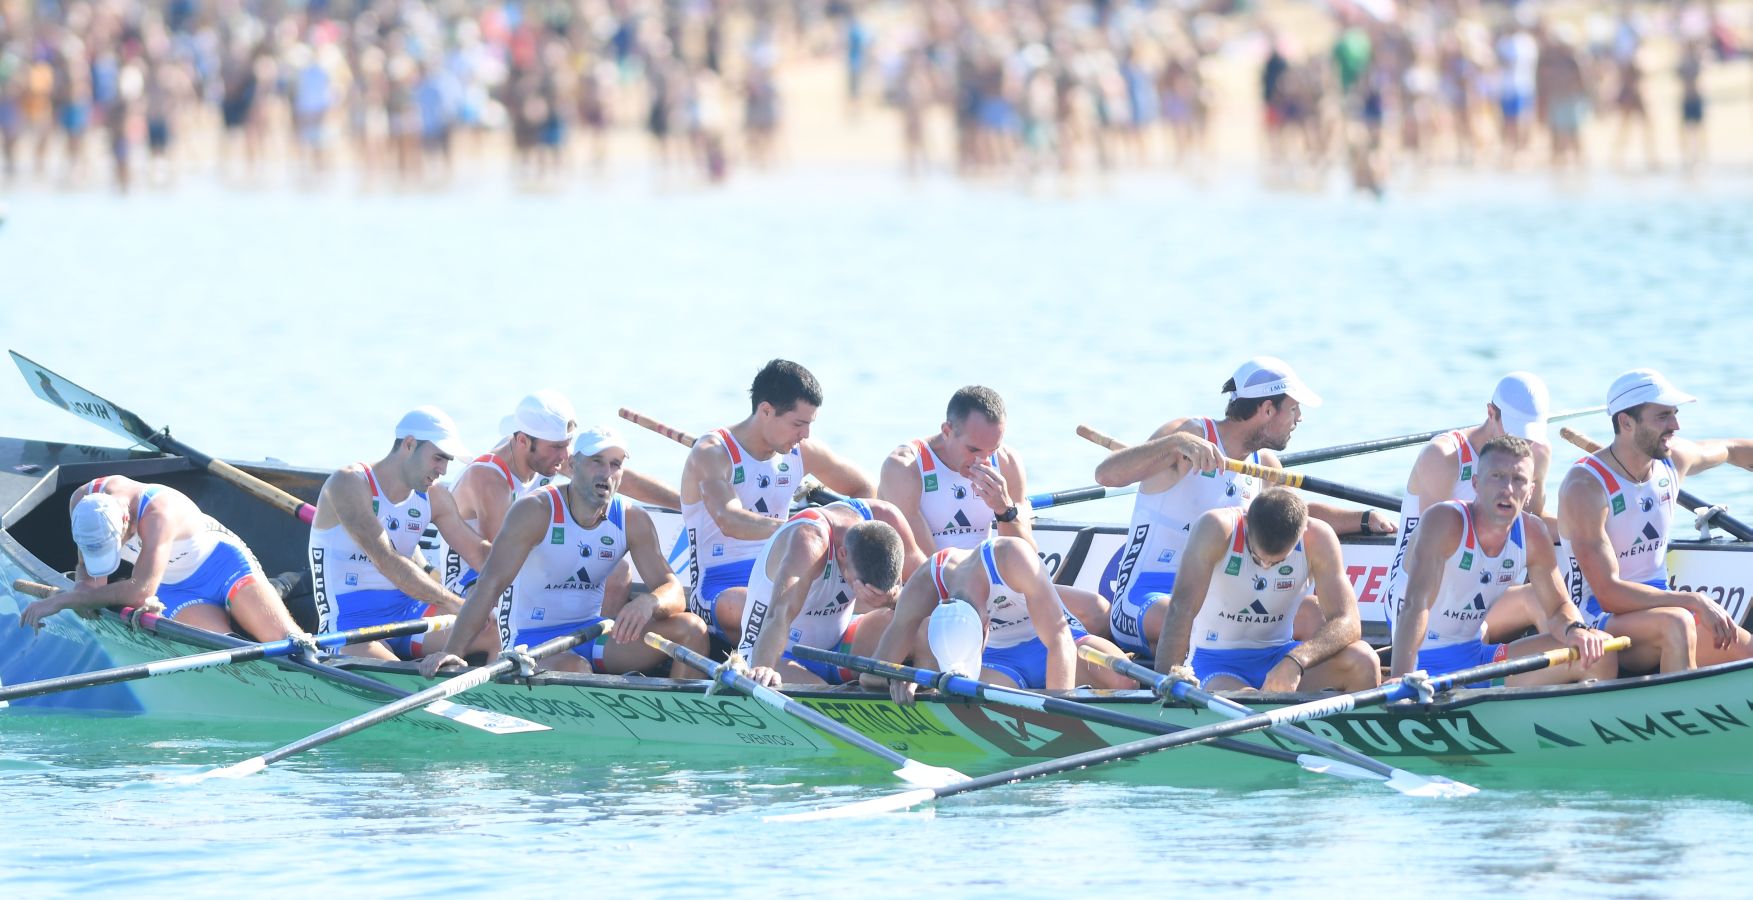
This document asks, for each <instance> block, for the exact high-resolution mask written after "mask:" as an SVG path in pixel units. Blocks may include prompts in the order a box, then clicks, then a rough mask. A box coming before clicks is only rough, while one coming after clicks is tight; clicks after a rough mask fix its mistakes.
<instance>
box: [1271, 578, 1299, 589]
mask: <svg viewBox="0 0 1753 900" xmlns="http://www.w3.org/2000/svg"><path fill="white" fill-rule="evenodd" d="M1293 587H1296V582H1295V581H1293V580H1291V579H1289V578H1280V579H1278V580H1277V581H1275V582H1273V583H1272V589H1273V590H1275V591H1288V590H1290V589H1291V588H1293Z"/></svg>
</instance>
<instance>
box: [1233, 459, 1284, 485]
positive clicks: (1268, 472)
mask: <svg viewBox="0 0 1753 900" xmlns="http://www.w3.org/2000/svg"><path fill="white" fill-rule="evenodd" d="M1223 467H1224V468H1226V469H1228V470H1230V471H1231V472H1235V473H1237V474H1238V475H1252V476H1254V477H1255V478H1258V479H1260V480H1262V481H1270V482H1273V483H1275V484H1287V485H1290V486H1291V487H1302V486H1303V476H1301V475H1298V474H1297V473H1295V472H1291V471H1288V470H1286V469H1274V468H1272V467H1271V466H1263V465H1260V464H1259V463H1250V462H1242V461H1241V460H1239V459H1229V458H1227V457H1226V458H1225V459H1224V461H1223Z"/></svg>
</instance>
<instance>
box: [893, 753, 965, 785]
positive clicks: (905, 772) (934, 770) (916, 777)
mask: <svg viewBox="0 0 1753 900" xmlns="http://www.w3.org/2000/svg"><path fill="white" fill-rule="evenodd" d="M895 775H896V777H898V778H900V779H901V780H902V781H905V782H907V783H908V784H916V785H918V786H920V787H922V788H938V787H949V786H950V785H952V784H960V783H962V782H964V781H967V780H968V776H966V775H963V774H962V773H960V772H957V771H956V770H955V769H949V768H945V767H943V766H928V765H926V764H925V763H922V762H919V761H918V760H912V759H910V760H908V761H907V764H906V765H904V766H902V767H901V768H899V769H896V770H895Z"/></svg>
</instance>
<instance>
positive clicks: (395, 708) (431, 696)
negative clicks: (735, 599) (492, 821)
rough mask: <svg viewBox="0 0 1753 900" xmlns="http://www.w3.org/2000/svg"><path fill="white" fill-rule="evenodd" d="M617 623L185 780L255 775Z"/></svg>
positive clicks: (513, 656) (599, 624) (605, 622)
mask: <svg viewBox="0 0 1753 900" xmlns="http://www.w3.org/2000/svg"><path fill="white" fill-rule="evenodd" d="M613 627H615V621H614V620H613V619H600V620H598V621H596V622H593V623H591V624H590V625H587V626H585V627H583V628H580V629H578V630H577V631H574V632H572V633H571V634H563V635H561V636H559V637H557V638H553V639H551V640H547V641H543V642H542V643H540V644H537V645H536V646H534V647H531V648H529V649H528V650H525V651H523V652H521V653H520V652H512V651H508V652H506V653H502V654H500V657H499V661H498V662H496V663H493V664H491V665H485V666H482V667H480V668H478V669H471V670H469V671H467V672H464V673H462V674H461V675H457V676H455V677H453V678H448V679H446V680H444V681H443V682H440V683H439V684H435V685H433V686H432V687H429V688H427V689H426V690H423V691H418V692H416V693H413V694H410V695H409V696H407V697H404V698H402V699H400V700H397V701H396V702H394V703H388V704H385V705H383V706H380V707H378V708H377V709H374V710H372V711H370V712H367V713H361V714H360V715H357V716H354V717H353V718H351V719H348V720H347V721H345V722H342V723H340V724H338V725H331V726H329V727H328V728H325V729H323V730H322V731H319V732H317V733H316V734H313V735H310V736H309V737H303V738H299V739H298V740H296V741H293V742H292V743H290V744H287V745H286V746H284V747H281V748H279V749H277V750H270V751H268V752H267V753H264V754H262V755H261V756H254V757H251V758H249V759H246V760H244V761H243V762H240V763H233V764H231V765H229V766H221V767H220V768H217V769H209V770H207V771H205V772H201V773H198V774H196V775H194V776H192V777H191V778H189V779H185V780H189V781H203V780H206V779H208V778H241V777H243V776H245V775H254V774H255V773H257V772H260V771H262V770H263V769H265V768H267V767H268V766H270V765H273V764H274V763H277V762H279V761H280V760H283V759H285V758H286V757H288V756H293V755H295V754H299V753H303V752H304V751H306V750H309V749H311V748H313V747H321V746H322V745H324V744H327V743H329V742H330V741H336V740H340V739H341V738H344V737H346V736H347V735H350V734H356V733H358V732H361V731H364V730H365V729H367V728H370V727H371V726H373V725H377V724H379V723H381V722H387V721H389V720H391V719H393V718H395V717H397V716H399V715H401V714H403V713H405V712H408V711H410V710H413V709H418V708H419V707H421V706H424V705H425V704H428V703H431V702H433V701H434V700H444V699H446V698H449V697H454V696H456V695H457V694H460V693H462V692H464V691H468V690H473V689H474V688H477V687H480V686H481V685H483V684H486V683H487V682H489V681H492V680H493V679H495V678H498V677H499V676H501V675H509V674H511V673H512V672H514V671H517V670H518V669H519V668H520V667H523V668H526V669H529V670H533V668H534V665H535V663H537V662H540V661H541V660H543V659H544V658H546V657H549V656H553V655H554V654H556V653H564V652H565V651H567V650H571V649H572V648H573V647H576V646H578V645H579V644H583V643H588V642H590V641H594V640H596V638H597V635H600V634H602V633H603V632H604V631H607V630H608V629H610V628H613ZM540 730H542V731H547V730H548V727H547V726H545V725H544V726H541V728H540Z"/></svg>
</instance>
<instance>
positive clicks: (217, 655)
mask: <svg viewBox="0 0 1753 900" xmlns="http://www.w3.org/2000/svg"><path fill="white" fill-rule="evenodd" d="M158 618H160V616H159V615H158V614H156V613H142V614H141V615H140V619H141V622H142V623H144V624H145V625H146V627H148V628H150V627H152V626H153V625H154V624H156V622H155V621H154V620H157V619H158ZM454 618H455V617H454V616H434V617H432V618H430V619H416V620H414V621H411V622H395V623H391V624H387V625H371V626H368V627H365V628H355V629H353V630H352V631H342V632H336V633H334V634H320V635H316V636H315V637H313V638H311V641H312V643H314V644H315V645H316V646H318V647H322V648H324V649H328V648H331V647H340V646H344V645H346V644H359V643H364V642H365V641H377V640H382V639H384V638H393V637H401V636H402V635H407V634H420V633H422V632H425V631H426V630H427V629H429V628H431V627H432V625H433V624H435V623H438V622H443V621H444V620H448V619H454ZM304 646H305V645H304V644H300V643H298V642H296V641H293V640H292V639H290V638H287V639H285V640H279V641H267V642H263V643H259V644H250V645H248V646H245V647H237V648H235V649H231V650H211V651H208V652H206V653H195V654H191V655H189V656H178V657H175V658H173V659H161V660H157V661H155V662H149V663H139V664H136V665H132V666H117V667H115V668H113V669H102V670H100V671H96V672H82V673H80V674H77V675H62V676H60V677H59V678H44V679H42V680H40V681H27V682H25V683H24V684H14V685H8V686H5V687H0V703H3V702H5V701H8V700H20V699H23V698H25V697H37V696H41V695H43V694H54V693H58V692H60V691H70V690H73V689H74V688H82V687H95V686H97V685H100V684H115V683H117V682H121V681H134V680H135V679H139V678H152V677H154V676H157V675H169V674H170V673H172V672H192V671H194V670H196V669H207V668H212V667H214V666H224V665H230V664H232V663H242V662H251V661H254V660H258V659H272V658H274V657H279V656H291V655H292V654H294V653H297V652H298V651H299V649H300V648H302V647H304Z"/></svg>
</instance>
